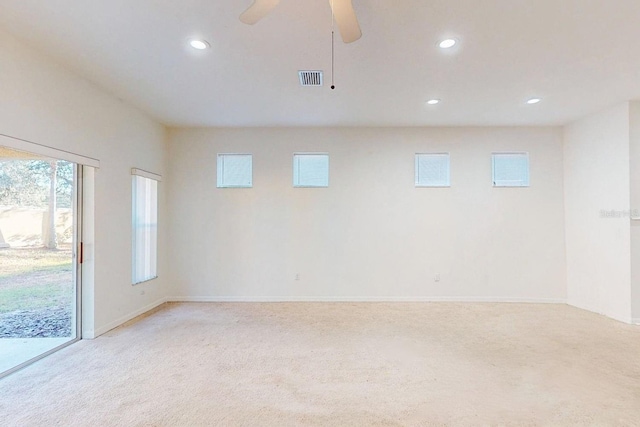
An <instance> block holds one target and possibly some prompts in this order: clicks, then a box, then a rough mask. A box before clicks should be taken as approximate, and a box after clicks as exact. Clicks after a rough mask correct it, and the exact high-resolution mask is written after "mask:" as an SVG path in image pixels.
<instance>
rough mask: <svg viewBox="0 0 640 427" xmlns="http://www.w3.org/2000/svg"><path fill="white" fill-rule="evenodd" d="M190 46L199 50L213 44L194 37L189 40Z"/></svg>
mask: <svg viewBox="0 0 640 427" xmlns="http://www.w3.org/2000/svg"><path fill="white" fill-rule="evenodd" d="M189 46H191V47H192V48H194V49H198V50H205V49H208V48H209V47H210V46H211V45H210V44H209V43H208V42H207V41H206V40H198V39H193V40H189Z"/></svg>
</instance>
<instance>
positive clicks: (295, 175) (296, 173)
mask: <svg viewBox="0 0 640 427" xmlns="http://www.w3.org/2000/svg"><path fill="white" fill-rule="evenodd" d="M304 156H325V157H326V158H327V183H326V185H312V184H304V183H300V172H299V170H300V162H299V161H298V159H299V158H300V157H304ZM330 161H331V159H330V158H329V153H327V152H301V153H293V187H294V188H328V187H329V178H330V169H331V165H330ZM296 178H298V182H296Z"/></svg>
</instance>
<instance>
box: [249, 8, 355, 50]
mask: <svg viewBox="0 0 640 427" xmlns="http://www.w3.org/2000/svg"><path fill="white" fill-rule="evenodd" d="M278 3H280V0H253V4H252V5H251V6H249V8H248V9H247V10H245V11H244V12H243V13H242V15H240V21H242V22H244V23H245V24H249V25H253V24H255V23H256V22H258V21H259V20H261V19H262V18H264V17H265V16H266V15H267V14H268V13H269V12H271V10H272V9H273V8H275V7H276V6H277V5H278ZM329 3H330V4H331V10H332V12H333V17H334V19H335V20H336V24H338V29H339V30H340V35H341V36H342V40H343V41H344V42H345V43H352V42H354V41H356V40H358V39H359V38H360V37H362V31H360V25H359V24H358V18H357V17H356V12H355V10H353V5H352V4H351V0H329Z"/></svg>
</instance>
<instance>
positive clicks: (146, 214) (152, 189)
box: [132, 175, 158, 285]
mask: <svg viewBox="0 0 640 427" xmlns="http://www.w3.org/2000/svg"><path fill="white" fill-rule="evenodd" d="M132 196H133V197H132V202H133V203H132V204H133V206H132V207H133V218H132V219H133V277H132V280H133V284H134V285H135V284H136V283H140V282H144V281H146V280H150V279H153V278H155V277H157V276H158V274H157V259H158V256H157V251H158V249H157V244H158V181H156V180H154V179H149V178H145V177H142V176H138V175H134V176H133V195H132Z"/></svg>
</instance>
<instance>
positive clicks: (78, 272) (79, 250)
mask: <svg viewBox="0 0 640 427" xmlns="http://www.w3.org/2000/svg"><path fill="white" fill-rule="evenodd" d="M55 160H60V159H55ZM83 173H84V167H83V166H82V165H81V164H79V163H74V167H73V174H74V185H73V207H74V212H73V250H72V255H71V257H72V259H73V263H74V264H75V268H74V270H73V272H74V273H73V281H74V286H75V297H76V301H75V313H74V314H73V317H72V322H71V324H72V327H73V326H74V324H75V330H76V333H75V338H73V339H70V340H69V341H67V342H65V343H64V344H60V345H59V346H57V347H54V348H52V349H51V350H48V351H46V352H44V353H42V354H40V355H38V356H36V357H33V358H31V359H29V360H27V361H25V362H22V363H21V364H19V365H17V366H14V367H13V368H11V369H9V370H7V371H4V372H0V379H1V378H3V377H6V376H7V375H11V374H12V373H14V372H16V371H19V370H20V369H22V368H24V367H26V366H29V365H31V364H32V363H34V362H37V361H38V360H41V359H43V358H45V357H47V356H49V355H51V354H53V353H55V352H57V351H58V350H61V349H63V348H65V347H67V346H70V345H71V344H74V343H76V342H78V341H80V340H81V339H82V261H83V259H82V258H83V244H82V218H83V206H84V205H83V180H82V177H83ZM74 319H75V322H74V321H73V320H74ZM25 339H28V338H25Z"/></svg>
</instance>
